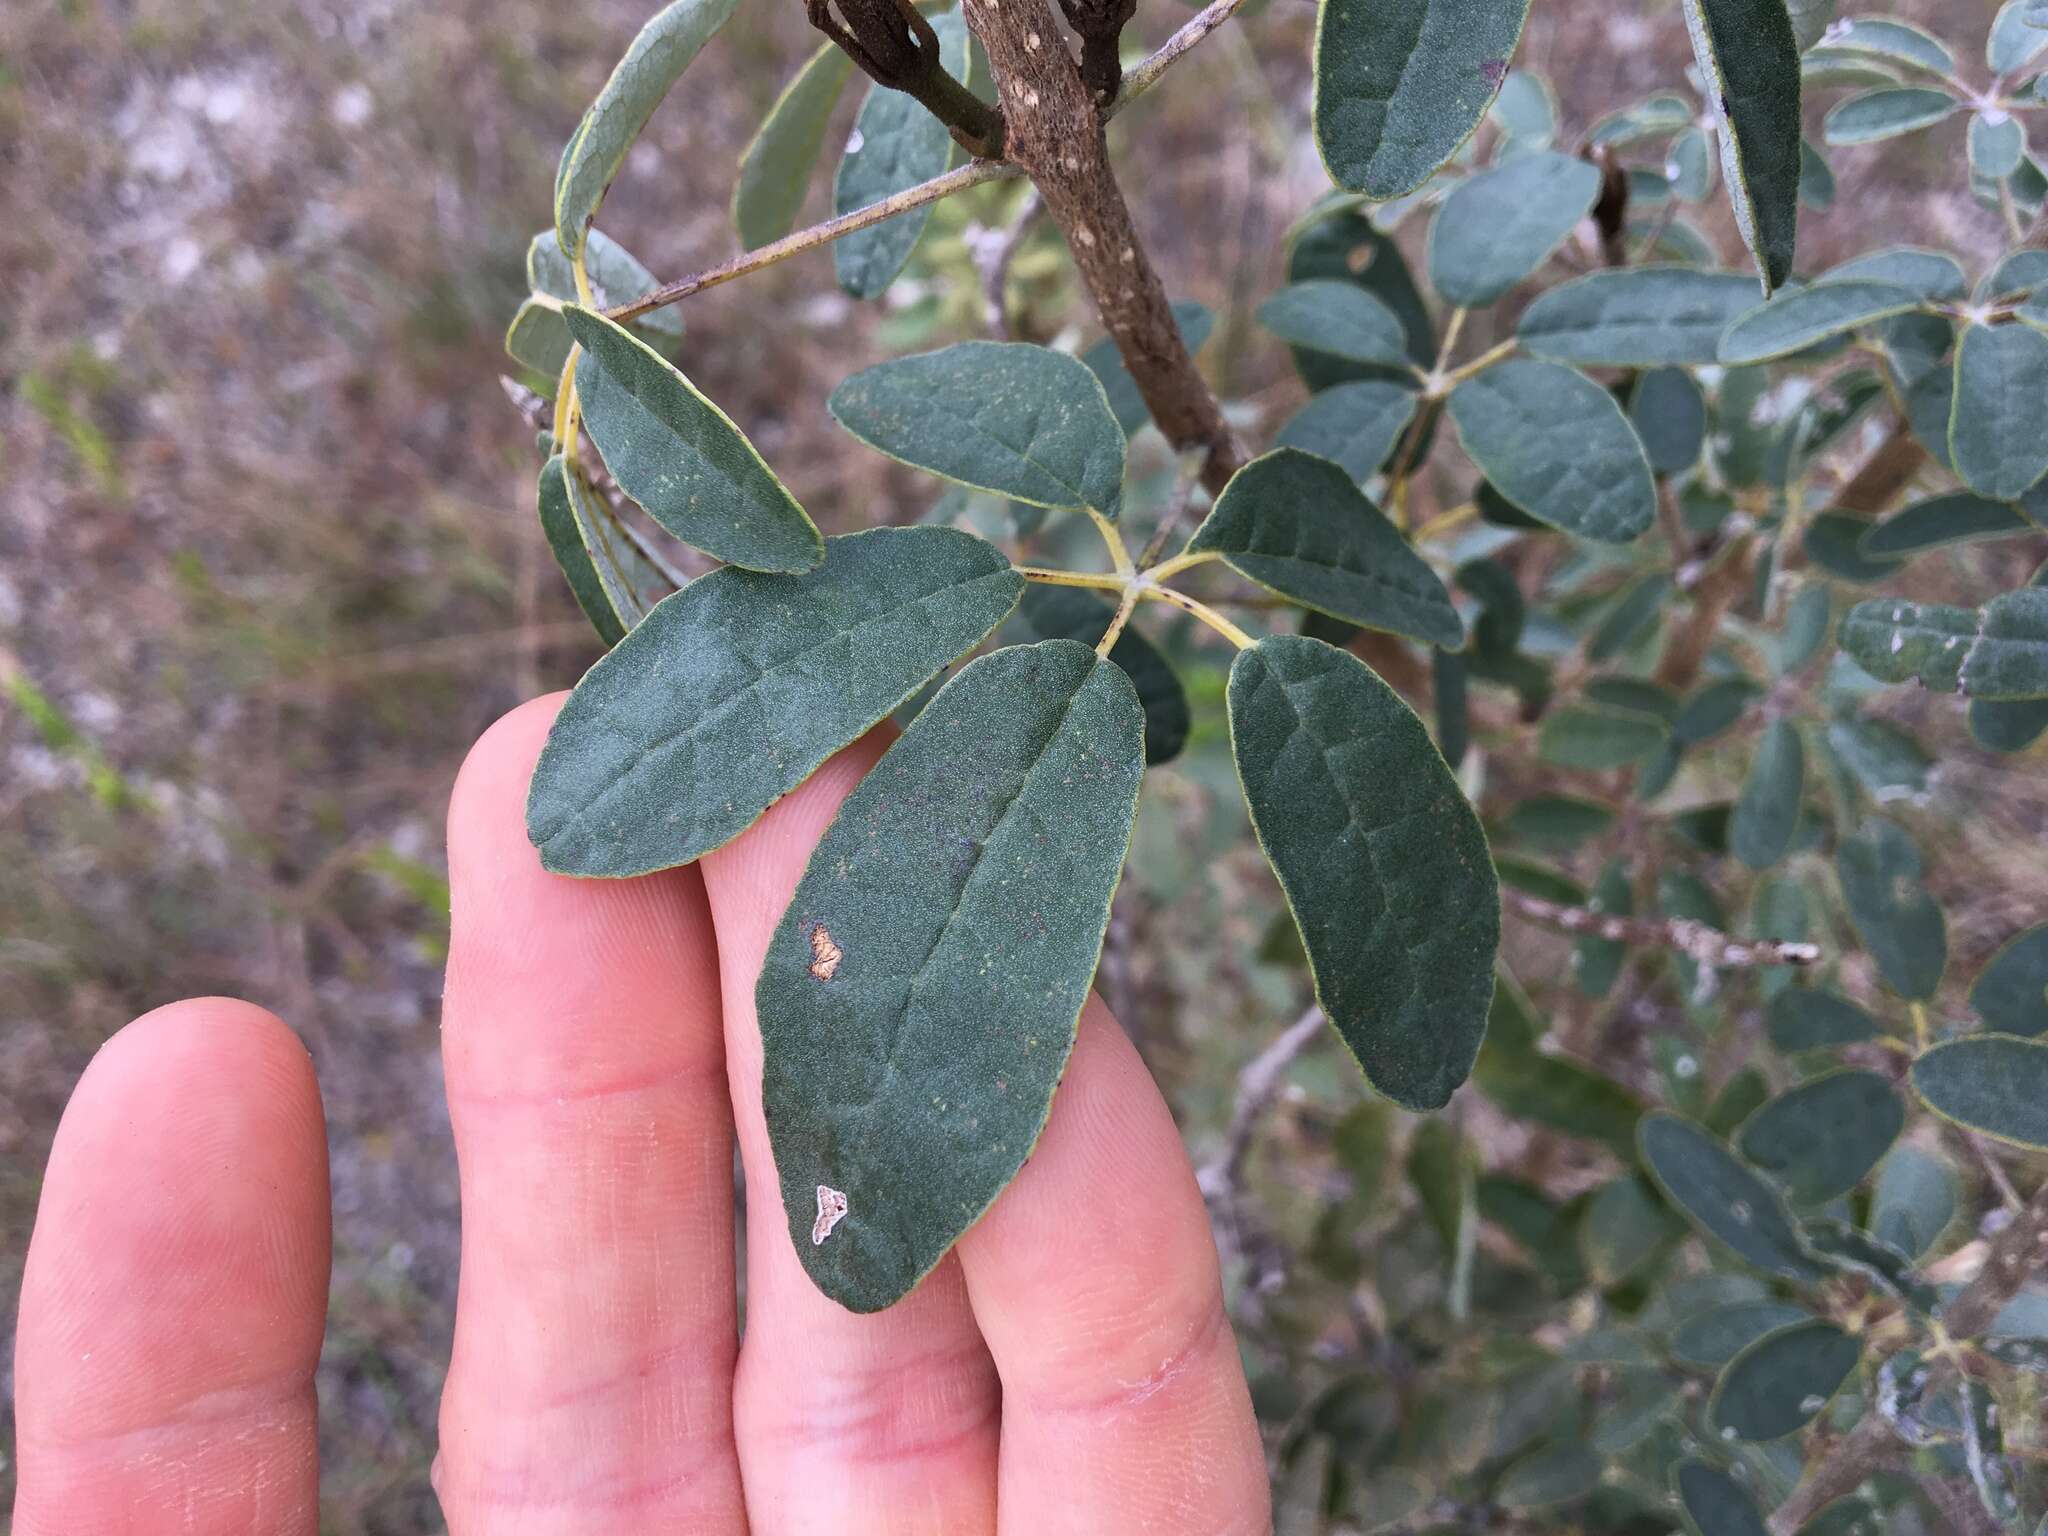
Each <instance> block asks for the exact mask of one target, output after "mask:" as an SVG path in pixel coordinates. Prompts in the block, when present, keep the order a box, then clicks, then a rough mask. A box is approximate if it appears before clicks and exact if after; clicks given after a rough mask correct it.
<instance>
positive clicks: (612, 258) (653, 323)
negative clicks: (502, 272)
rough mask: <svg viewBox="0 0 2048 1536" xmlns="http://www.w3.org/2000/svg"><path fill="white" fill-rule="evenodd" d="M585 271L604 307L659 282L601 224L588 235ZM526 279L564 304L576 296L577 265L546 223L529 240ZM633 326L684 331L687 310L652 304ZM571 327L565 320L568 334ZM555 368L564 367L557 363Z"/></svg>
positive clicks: (651, 331) (654, 332) (647, 331)
mask: <svg viewBox="0 0 2048 1536" xmlns="http://www.w3.org/2000/svg"><path fill="white" fill-rule="evenodd" d="M583 275H584V276H585V277H587V278H589V279H590V291H591V293H592V294H593V295H594V296H595V298H596V299H597V305H598V308H600V309H603V308H605V307H606V306H608V305H612V304H623V303H625V302H626V301H627V300H628V299H635V298H638V297H639V296H640V295H641V294H643V293H645V292H647V291H648V290H649V289H650V288H654V287H656V286H658V283H657V280H656V278H655V276H654V274H653V273H652V272H650V271H648V270H647V266H646V264H645V263H644V262H642V261H641V260H640V258H639V257H637V256H635V255H634V254H633V253H632V252H631V251H629V250H627V249H626V248H625V247H624V246H623V245H621V244H619V242H618V241H616V240H614V239H613V238H612V237H611V236H610V235H608V234H606V233H605V232H604V231H603V230H601V229H593V230H591V231H590V232H589V234H588V236H587V237H586V244H585V245H584V247H583ZM526 281H527V283H528V284H529V285H530V286H531V287H532V289H533V291H534V292H535V293H536V294H543V295H545V296H546V297H548V298H551V299H555V300H558V301H559V302H560V303H562V304H573V303H575V302H576V269H575V268H574V267H573V266H571V265H570V263H569V258H568V257H566V256H564V255H563V254H562V248H561V246H559V245H557V244H556V243H555V236H554V232H553V231H552V230H546V229H544V230H542V231H541V232H540V233H539V234H537V235H535V236H534V237H533V239H532V240H530V241H528V242H527V246H526ZM631 328H632V330H634V331H635V332H636V333H638V334H640V335H643V336H649V337H653V336H667V337H675V336H680V335H682V334H683V314H682V311H681V310H680V309H677V308H675V307H674V306H673V305H671V306H670V307H668V308H666V309H652V310H649V311H648V312H647V313H646V314H644V315H639V316H636V317H635V318H634V320H633V321H632V322H631ZM567 329H568V328H567V326H566V325H564V327H563V330H564V333H565V334H566V332H567ZM557 371H558V372H559V371H560V370H559V366H558V368H557Z"/></svg>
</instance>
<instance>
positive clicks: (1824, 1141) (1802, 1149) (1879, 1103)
mask: <svg viewBox="0 0 2048 1536" xmlns="http://www.w3.org/2000/svg"><path fill="white" fill-rule="evenodd" d="M1905 1123H1906V1107H1905V1105H1904V1103H1902V1102H1901V1101H1900V1099H1899V1096H1898V1094H1897V1093H1895V1092H1893V1091H1892V1085H1891V1080H1890V1079H1889V1078H1886V1077H1884V1076H1882V1075H1880V1074H1878V1073H1876V1072H1864V1071H1858V1070H1851V1069H1846V1068H1845V1069H1844V1070H1842V1071H1839V1072H1824V1073H1822V1074H1821V1075H1820V1076H1819V1077H1815V1078H1809V1079H1808V1080H1807V1081H1805V1082H1803V1083H1801V1084H1799V1085H1798V1086H1797V1087H1795V1088H1790V1089H1787V1090H1786V1091H1785V1092H1784V1093H1781V1094H1779V1095H1778V1096H1777V1097H1776V1098H1775V1099H1772V1100H1771V1101H1770V1103H1768V1104H1766V1105H1764V1106H1763V1108H1761V1109H1759V1110H1758V1111H1757V1112H1756V1113H1755V1114H1753V1115H1751V1116H1750V1117H1749V1119H1748V1120H1746V1121H1745V1122H1744V1123H1743V1126H1742V1129H1741V1131H1740V1132H1739V1133H1737V1135H1736V1138H1735V1144H1736V1145H1737V1146H1738V1147H1739V1148H1741V1150H1742V1155H1743V1156H1744V1157H1746V1158H1748V1159H1749V1161H1750V1162H1751V1163H1752V1164H1753V1165H1754V1166H1755V1167H1757V1168H1760V1169H1761V1170H1763V1171H1764V1172H1765V1173H1767V1174H1770V1175H1771V1176H1772V1177H1773V1178H1775V1179H1776V1180H1777V1181H1778V1182H1779V1183H1780V1184H1782V1185H1783V1186H1784V1187H1785V1190H1786V1192H1787V1193H1788V1194H1790V1195H1791V1197H1792V1198H1793V1199H1794V1200H1796V1201H1798V1202H1799V1203H1800V1204H1802V1205H1822V1204H1825V1203H1826V1202H1827V1201H1829V1200H1833V1199H1835V1198H1836V1197H1837V1196H1839V1195H1846V1194H1847V1193H1848V1192H1849V1191H1850V1190H1852V1189H1854V1188H1855V1187H1856V1186H1857V1185H1858V1184H1860V1183H1862V1182H1863V1177H1864V1175H1865V1174H1867V1173H1869V1172H1870V1170H1871V1169H1873V1168H1875V1167H1876V1166H1877V1162H1878V1159H1879V1158H1881V1157H1883V1156H1884V1154H1885V1151H1886V1149H1888V1148H1889V1147H1890V1146H1891V1144H1892V1142H1893V1141H1895V1140H1896V1139H1897V1138H1898V1134H1899V1132H1900V1130H1901V1129H1902V1128H1903V1127H1904V1126H1905Z"/></svg>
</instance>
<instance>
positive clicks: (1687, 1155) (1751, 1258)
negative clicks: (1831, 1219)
mask: <svg viewBox="0 0 2048 1536" xmlns="http://www.w3.org/2000/svg"><path fill="white" fill-rule="evenodd" d="M1636 1145H1637V1147H1638V1149H1639V1150H1640V1152H1641V1153H1642V1158H1643V1166H1644V1167H1645V1168H1647V1169H1648V1170H1649V1172H1650V1176H1651V1177H1652V1178H1653V1179H1655V1180H1656V1181H1657V1187H1658V1188H1659V1189H1661V1190H1663V1191H1664V1195H1665V1198H1667V1199H1668V1200H1670V1201H1671V1203H1672V1204H1673V1205H1675V1206H1677V1207H1678V1209H1679V1210H1680V1211H1682V1212H1683V1213H1684V1214H1685V1216H1686V1218H1687V1219H1688V1220H1690V1221H1691V1222H1692V1224H1693V1225H1694V1226H1695V1227H1697V1228H1699V1230H1700V1231H1702V1232H1704V1233H1706V1234H1707V1236H1709V1237H1712V1238H1714V1239H1716V1240H1717V1241H1719V1242H1720V1243H1721V1244H1723V1245H1724V1246H1725V1247H1727V1248H1728V1249H1729V1250H1730V1251H1731V1252H1732V1253H1734V1254H1735V1255H1736V1256H1737V1257H1738V1258H1741V1259H1743V1260H1745V1261H1746V1262H1748V1263H1750V1264H1753V1265H1755V1266H1756V1267H1757V1268H1758V1269H1761V1270H1765V1271H1767V1272H1768V1273H1771V1274H1774V1275H1783V1276H1785V1277H1786V1278H1788V1279H1795V1280H1796V1279H1811V1278H1812V1277H1813V1276H1815V1275H1816V1274H1818V1273H1819V1271H1818V1269H1817V1268H1816V1266H1815V1265H1814V1263H1813V1261H1812V1260H1811V1259H1810V1258H1808V1257H1807V1255H1806V1253H1805V1250H1804V1249H1803V1247H1802V1246H1801V1244H1800V1241H1799V1234H1798V1232H1797V1230H1796V1229H1795V1228H1794V1227H1793V1225H1792V1218H1791V1217H1790V1216H1789V1215H1787V1214H1786V1211H1785V1204H1784V1202H1783V1201H1782V1200H1781V1199H1780V1198H1779V1197H1778V1192H1777V1191H1776V1190H1775V1189H1773V1188H1772V1187H1771V1186H1770V1185H1769V1184H1768V1183H1766V1182H1765V1181H1764V1179H1763V1177H1762V1176H1761V1175H1760V1174H1758V1173H1757V1172H1756V1171H1755V1170H1754V1169H1752V1168H1751V1167H1749V1165H1748V1164H1746V1163H1744V1162H1743V1161H1742V1159H1740V1158H1739V1157H1737V1156H1736V1155H1735V1154H1734V1153H1733V1152H1731V1151H1729V1150H1728V1148H1727V1147H1726V1146H1725V1145H1724V1144H1723V1143H1722V1142H1721V1141H1720V1140H1718V1139H1717V1138H1716V1137H1714V1136H1712V1135H1709V1134H1708V1133H1707V1132H1706V1131H1704V1130H1702V1129H1701V1128H1700V1127H1699V1126H1697V1125H1695V1124H1693V1122H1692V1121H1690V1120H1687V1119H1684V1118H1683V1117H1681V1116H1678V1115H1673V1114H1667V1113H1663V1112H1659V1113H1657V1114H1652V1115H1645V1116H1644V1117H1643V1123H1642V1125H1641V1126H1640V1127H1639V1128H1638V1130H1637V1132H1636Z"/></svg>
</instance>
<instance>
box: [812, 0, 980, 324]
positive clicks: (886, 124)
mask: <svg viewBox="0 0 2048 1536" xmlns="http://www.w3.org/2000/svg"><path fill="white" fill-rule="evenodd" d="M931 25H932V31H933V32H935V33H936V34H938V39H939V62H940V64H941V65H943V66H944V68H945V70H946V72H947V73H948V74H950V75H951V76H953V78H954V79H956V80H965V79H966V78H967V69H968V59H969V51H968V49H969V43H968V33H967V21H966V18H965V17H963V16H962V15H961V14H960V8H959V7H958V6H954V7H953V8H951V9H950V10H946V11H941V12H936V13H934V14H933V15H932V17H931ZM955 147H956V146H955V145H954V143H953V136H952V135H951V134H950V133H948V132H947V131H946V125H945V124H944V123H942V122H940V121H939V120H938V119H937V118H936V117H934V116H932V114H931V113H930V112H929V111H927V110H926V108H925V106H924V104H923V103H922V102H920V101H919V100H918V99H917V98H916V97H915V96H909V95H906V94H904V93H903V92H902V91H892V90H890V89H889V88H888V87H887V86H885V85H871V86H869V87H868V94H867V96H866V98H865V99H864V100H863V101H862V102H861V105H860V114H859V116H857V117H856V118H854V120H853V132H852V134H850V135H849V136H848V138H847V140H846V153H845V154H844V155H842V156H841V157H840V161H839V170H838V172H837V173H836V174H835V175H834V177H833V180H832V211H833V213H835V214H841V213H852V212H853V211H854V210H855V209H856V208H866V207H868V206H869V205H870V204H873V203H879V202H880V201H882V199H883V198H885V197H892V196H894V195H895V194H896V193H898V192H903V191H907V190H908V189H909V188H911V187H914V186H916V185H917V184H918V183H919V182H921V181H930V180H931V179H932V177H934V176H941V175H944V174H945V170H946V167H947V166H949V165H951V164H952V163H953V152H954V149H955ZM931 216H932V205H931V204H930V203H926V204H925V205H924V206H923V207H922V208H913V209H911V210H910V211H909V212H907V213H899V214H897V215H896V216H895V217H893V218H888V219H884V220H883V221H882V222H881V223H879V224H871V225H869V226H868V227H867V228H866V229H857V230H855V231H854V232H853V233H852V234H850V235H847V236H846V237H845V238H844V239H841V240H839V241H836V242H835V243H834V244H833V247H832V264H833V268H834V270H835V271H836V272H837V273H838V275H839V286H840V287H841V288H843V289H845V290H846V291H847V292H848V293H850V294H852V295H853V297H855V298H856V299H872V298H875V297H877V296H878V295H880V294H881V293H882V292H883V291H884V290H886V289H887V288H888V286H889V285H890V284H891V283H893V282H895V281H896V274H897V273H899V272H901V271H902V270H903V265H904V263H905V262H907V261H909V260H910V253H911V252H912V251H914V250H916V249H917V242H918V238H919V237H920V236H921V235H923V234H924V227H925V225H926V223H927V222H929V221H930V219H931Z"/></svg>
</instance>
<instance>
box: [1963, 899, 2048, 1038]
mask: <svg viewBox="0 0 2048 1536" xmlns="http://www.w3.org/2000/svg"><path fill="white" fill-rule="evenodd" d="M1970 1006H1971V1007H1972V1008H1974V1009H1976V1010H1977V1016H1978V1017H1979V1018H1981V1019H1982V1020H1983V1021H1984V1027H1985V1028H1986V1029H1994V1030H1997V1031H1998V1032H1999V1033H2000V1034H2006V1035H2023V1036H2026V1037H2027V1038H2029V1039H2032V1038H2033V1037H2035V1036H2037V1035H2042V1034H2048V924H2044V925H2042V926H2041V927H2038V928H2029V929H2027V931H2026V932H2024V933H2022V934H2019V935H2017V936H2015V937H2014V938H2012V939H2009V940H2007V941H2006V944H2005V947H2004V948H2003V949H2001V950H1999V951H1998V953H1997V954H1995V955H1993V956H1992V957H1991V959H1990V962H1989V963H1988V964H1986V965H1985V967H1984V969H1983V971H1982V972H1981V973H1980V974H1979V975H1978V977H1977V980H1976V982H1975V983H1974V984H1973V985H1972V986H1971V988H1970Z"/></svg>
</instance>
